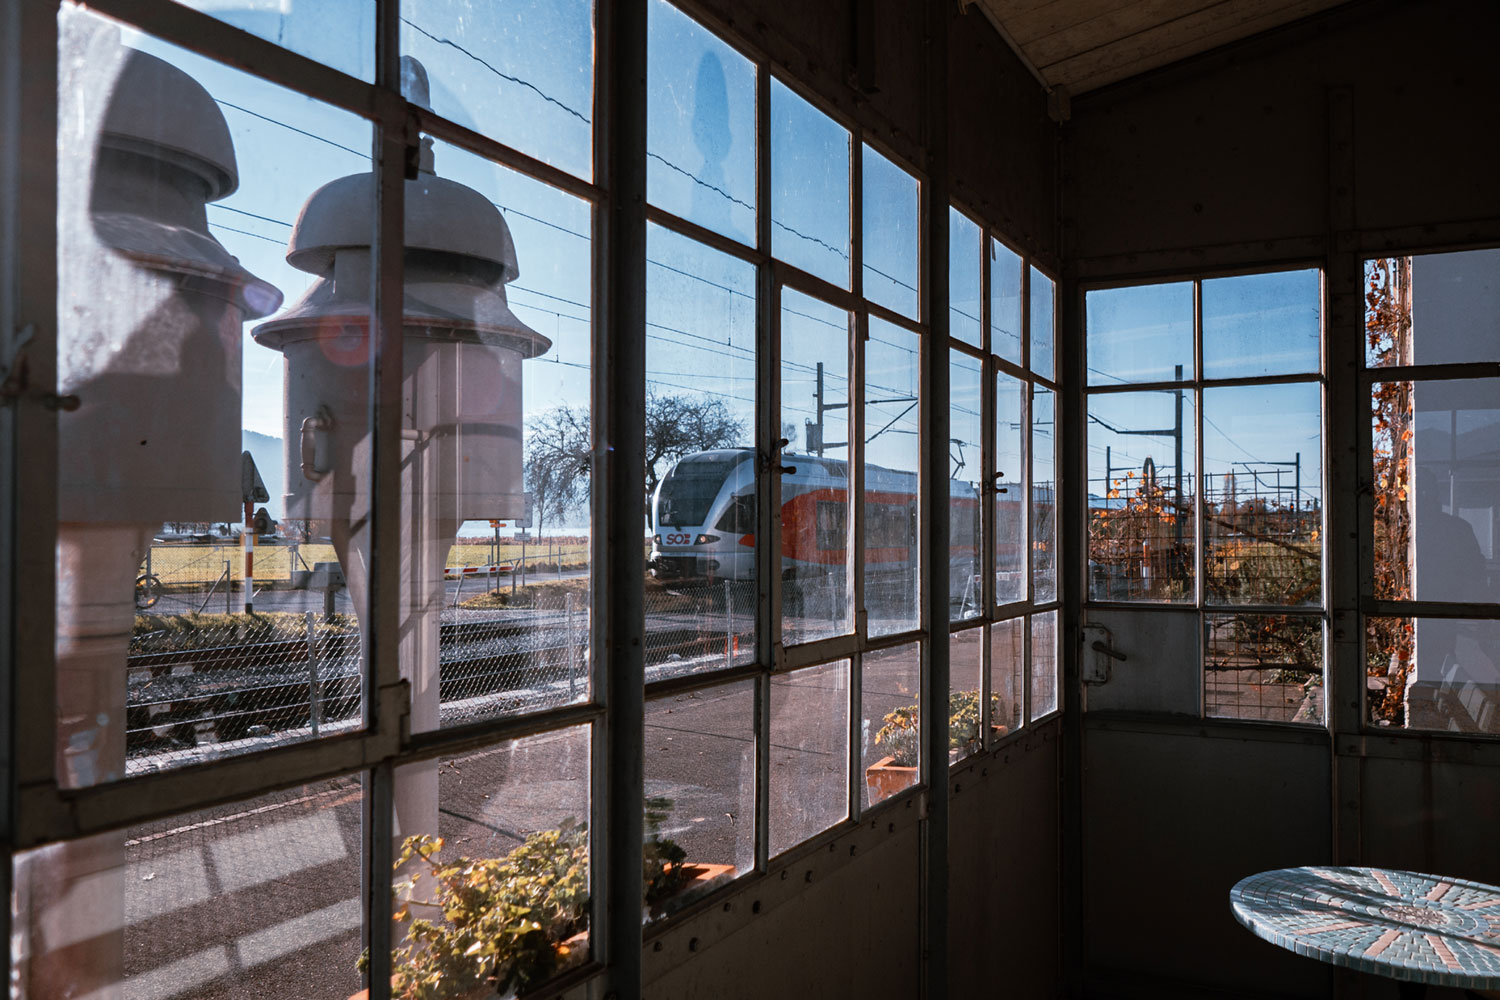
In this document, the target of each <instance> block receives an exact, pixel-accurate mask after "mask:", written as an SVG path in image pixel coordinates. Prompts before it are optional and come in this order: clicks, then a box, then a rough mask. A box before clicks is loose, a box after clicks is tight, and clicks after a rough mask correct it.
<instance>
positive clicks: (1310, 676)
mask: <svg viewBox="0 0 1500 1000" xmlns="http://www.w3.org/2000/svg"><path fill="white" fill-rule="evenodd" d="M1204 628H1205V629H1207V631H1208V638H1207V645H1206V646H1205V650H1206V658H1207V659H1206V662H1205V663H1204V671H1205V672H1204V678H1203V707H1204V712H1205V714H1207V715H1208V716H1210V717H1213V718H1226V719H1256V720H1260V721H1264V722H1305V723H1309V724H1312V725H1321V724H1322V722H1323V620H1322V618H1321V617H1318V616H1316V615H1253V614H1238V615H1236V614H1210V615H1205V616H1204Z"/></svg>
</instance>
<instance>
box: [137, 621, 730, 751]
mask: <svg viewBox="0 0 1500 1000" xmlns="http://www.w3.org/2000/svg"><path fill="white" fill-rule="evenodd" d="M736 624H743V625H744V628H745V632H746V633H749V632H750V631H752V630H753V628H754V622H753V620H752V619H751V618H750V617H749V616H747V617H746V618H745V620H744V622H743V623H736ZM569 631H570V626H569V623H568V621H567V619H566V617H565V616H564V615H563V614H560V613H559V614H555V615H551V616H546V617H542V618H540V620H539V618H538V616H535V615H532V616H528V617H527V618H526V619H525V620H524V621H515V620H512V621H506V620H504V619H500V620H495V619H490V620H483V621H466V622H447V623H444V624H443V625H442V626H441V629H440V639H439V643H440V645H439V698H440V700H441V701H442V703H443V706H444V717H445V718H444V721H445V724H447V723H450V722H453V721H471V720H474V719H479V718H485V717H492V716H494V715H496V714H508V713H509V712H512V711H516V710H519V709H523V708H536V707H539V706H540V705H543V704H546V703H548V702H556V703H566V702H568V701H571V700H575V699H576V698H577V696H578V694H579V691H580V689H583V690H586V687H587V683H588V656H587V649H588V645H589V643H588V629H587V619H586V618H580V619H579V620H578V621H577V622H575V623H574V624H573V625H572V626H571V631H572V636H571V639H570V637H569V635H568V633H569ZM645 638H646V646H647V649H648V651H649V656H650V657H651V658H652V660H653V661H656V662H661V663H671V664H674V665H675V664H677V663H690V662H693V661H695V660H696V659H698V658H702V657H709V656H714V657H722V656H724V655H725V651H726V645H728V646H729V649H730V650H731V652H732V650H733V645H732V644H733V641H734V640H733V638H728V637H726V636H725V635H723V634H705V633H704V631H703V628H702V622H701V621H700V620H699V619H697V618H696V616H693V615H667V616H657V617H656V618H654V619H653V621H652V623H651V624H650V626H648V628H647V630H646V637H645ZM126 677H127V682H126V714H127V723H126V748H127V754H128V755H129V756H131V757H141V756H145V755H161V754H166V755H168V756H170V755H171V754H172V752H173V750H174V749H178V750H182V749H187V748H190V747H196V746H200V745H202V744H205V743H218V744H223V743H228V742H233V741H236V740H241V739H245V738H247V737H263V736H275V735H276V734H279V733H285V732H287V731H289V730H311V733H310V734H309V735H317V734H318V732H319V731H320V730H321V728H322V727H325V726H326V727H343V728H346V727H347V726H348V724H349V723H351V722H352V721H353V720H356V719H357V718H358V717H359V714H360V702H361V691H362V671H361V666H360V643H359V636H358V635H357V634H355V633H352V632H350V633H343V634H335V635H324V636H321V637H317V638H315V639H313V640H311V641H310V640H309V639H308V638H303V637H295V638H287V639H279V640H274V641H269V642H258V643H246V644H236V645H224V646H216V647H207V648H200V649H191V650H172V651H163V652H142V653H138V654H135V655H132V656H130V657H129V658H128V660H127V674H126ZM496 696H508V697H504V698H502V699H500V700H499V702H498V703H497V698H496ZM449 716H453V717H454V718H452V719H449V718H448V717H449Z"/></svg>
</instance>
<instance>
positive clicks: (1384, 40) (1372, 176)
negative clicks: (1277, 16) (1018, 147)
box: [1063, 0, 1500, 277]
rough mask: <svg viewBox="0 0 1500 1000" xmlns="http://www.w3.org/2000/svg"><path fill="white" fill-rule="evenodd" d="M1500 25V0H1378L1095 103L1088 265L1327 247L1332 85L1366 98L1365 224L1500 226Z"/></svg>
mask: <svg viewBox="0 0 1500 1000" xmlns="http://www.w3.org/2000/svg"><path fill="white" fill-rule="evenodd" d="M1497 33H1500V6H1497V5H1496V4H1494V3H1491V2H1488V0H1425V2H1389V0H1371V2H1364V3H1354V4H1350V5H1347V6H1346V7H1342V8H1339V9H1337V10H1335V11H1333V12H1332V13H1330V14H1328V15H1325V16H1322V17H1319V18H1316V19H1313V20H1311V21H1307V22H1303V23H1301V24H1297V25H1292V26H1290V27H1288V28H1285V29H1282V30H1279V31H1275V32H1271V33H1269V34H1267V35H1264V36H1260V37H1259V38H1257V39H1253V40H1251V41H1250V42H1247V43H1244V44H1241V45H1238V46H1233V47H1230V48H1228V49H1224V50H1220V51H1218V52H1216V53H1211V54H1209V55H1207V56H1204V57H1200V58H1198V59H1194V60H1190V61H1188V62H1187V63H1184V64H1180V65H1178V66H1176V67H1173V68H1169V69H1167V70H1163V71H1160V72H1157V73H1153V74H1149V75H1147V76H1145V77H1142V78H1140V79H1138V80H1135V81H1131V82H1127V83H1125V84H1122V85H1119V86H1116V87H1111V88H1107V89H1106V90H1104V91H1101V92H1099V93H1097V94H1094V95H1084V96H1082V97H1079V98H1077V99H1076V100H1075V101H1074V103H1073V117H1072V120H1071V121H1070V122H1069V123H1068V125H1067V126H1066V127H1065V129H1064V135H1065V139H1064V146H1065V152H1064V164H1065V165H1064V175H1065V176H1064V212H1063V217H1064V221H1063V226H1064V232H1065V234H1066V239H1067V242H1068V246H1069V250H1070V253H1071V254H1072V255H1073V256H1075V257H1076V258H1077V268H1078V273H1079V274H1080V275H1081V276H1101V277H1102V276H1104V275H1106V274H1109V273H1129V272H1131V271H1134V270H1142V269H1144V270H1153V269H1158V268H1163V267H1171V266H1173V263H1174V262H1173V261H1171V260H1159V259H1157V258H1155V257H1153V256H1152V255H1153V254H1160V253H1161V252H1163V251H1185V250H1191V251H1193V253H1192V254H1191V255H1190V256H1187V257H1184V258H1182V260H1183V262H1184V263H1188V264H1191V261H1192V260H1197V261H1200V262H1201V264H1202V265H1203V266H1211V265H1212V264H1214V263H1227V264H1231V265H1233V264H1239V263H1242V262H1247V261H1253V260H1257V259H1261V260H1266V259H1275V258H1290V257H1298V256H1302V257H1306V256H1316V255H1317V253H1318V251H1319V250H1320V249H1321V242H1320V241H1322V239H1323V237H1324V236H1325V234H1326V232H1327V231H1328V226H1329V204H1330V199H1329V194H1330V184H1329V119H1328V92H1329V90H1330V88H1347V89H1348V91H1349V93H1350V96H1351V98H1352V105H1353V117H1354V120H1353V143H1354V150H1353V154H1354V163H1355V170H1354V179H1353V195H1354V211H1353V214H1354V228H1356V229H1362V230H1377V229H1379V230H1385V229H1394V228H1404V227H1414V228H1415V229H1416V232H1414V233H1412V234H1411V237H1412V238H1413V239H1421V237H1422V231H1423V230H1424V229H1426V228H1427V227H1433V226H1436V225H1441V224H1449V225H1452V224H1468V223H1473V222H1475V221H1477V220H1489V223H1490V224H1489V225H1488V226H1479V227H1472V228H1475V235H1476V236H1482V235H1483V230H1485V229H1488V230H1489V231H1490V232H1491V233H1492V234H1493V232H1494V231H1495V229H1496V226H1495V220H1497V219H1500V185H1496V184H1495V183H1494V171H1495V164H1496V162H1497V154H1500V132H1497V130H1496V129H1495V128H1494V125H1493V122H1494V111H1493V103H1494V100H1495V98H1496V96H1497V95H1500V60H1496V59H1495V57H1494V39H1495V37H1496V36H1497ZM1339 183H1340V184H1342V183H1344V182H1343V181H1342V180H1340V182H1339ZM1469 228H1471V227H1469V226H1467V225H1460V226H1459V229H1458V231H1457V232H1456V233H1454V234H1452V235H1449V234H1448V233H1447V232H1446V231H1444V232H1440V233H1435V234H1434V235H1429V236H1428V239H1429V240H1434V239H1436V240H1438V241H1445V240H1450V239H1451V240H1457V241H1462V240H1463V238H1464V236H1465V235H1466V232H1467V230H1468V229H1469ZM1491 238H1492V237H1491Z"/></svg>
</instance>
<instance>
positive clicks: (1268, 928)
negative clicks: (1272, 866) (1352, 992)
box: [1229, 867, 1500, 989]
mask: <svg viewBox="0 0 1500 1000" xmlns="http://www.w3.org/2000/svg"><path fill="white" fill-rule="evenodd" d="M1229 903H1230V906H1231V907H1232V908H1233V910H1234V916H1235V919H1236V920H1238V921H1239V922H1240V923H1242V924H1244V925H1245V926H1246V927H1247V928H1249V929H1250V931H1251V932H1253V933H1254V934H1255V935H1256V936H1257V937H1261V938H1264V939H1265V940H1267V941H1270V942H1271V943H1272V944H1276V945H1280V946H1281V947H1283V948H1286V949H1288V950H1290V951H1295V952H1296V953H1297V954H1299V955H1306V956H1307V957H1309V958H1316V959H1318V960H1320V961H1323V962H1329V963H1331V964H1333V965H1339V966H1343V967H1345V968H1349V969H1356V970H1358V971H1360V972H1370V973H1374V974H1375V975H1380V976H1389V977H1391V978H1393V979H1401V980H1406V981H1408V982H1414V983H1427V984H1428V985H1432V986H1455V987H1460V988H1463V989H1496V988H1500V888H1497V887H1495V886H1492V885H1483V884H1481V883H1478V882H1466V881H1464V880H1463V879H1456V878H1443V877H1440V876H1437V875H1419V874H1417V873H1416V872H1403V871H1393V870H1388V869H1382V868H1334V867H1328V868H1324V867H1309V868H1281V869H1277V870H1276V871H1268V872H1260V873H1259V874H1256V875H1251V876H1250V877H1249V878H1245V879H1241V880H1240V882H1239V883H1238V884H1236V885H1235V887H1234V888H1233V889H1231V890H1229Z"/></svg>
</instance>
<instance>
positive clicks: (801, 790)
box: [770, 660, 849, 856]
mask: <svg viewBox="0 0 1500 1000" xmlns="http://www.w3.org/2000/svg"><path fill="white" fill-rule="evenodd" d="M770 777H771V854H772V855H773V856H774V855H777V854H780V853H781V852H782V851H785V850H787V849H788V848H792V847H795V846H797V845H798V844H800V843H802V841H804V840H806V839H808V838H809V837H813V836H816V835H817V834H819V833H821V832H823V831H824V830H826V829H828V828H829V827H831V826H833V825H835V824H836V823H839V822H841V821H842V820H843V819H844V818H845V817H846V816H848V815H849V661H848V660H839V661H838V662H836V663H825V664H823V665H822V666H818V667H808V668H807V669H806V670H798V671H796V672H794V673H790V674H778V675H776V676H774V677H772V678H771V776H770Z"/></svg>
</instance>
